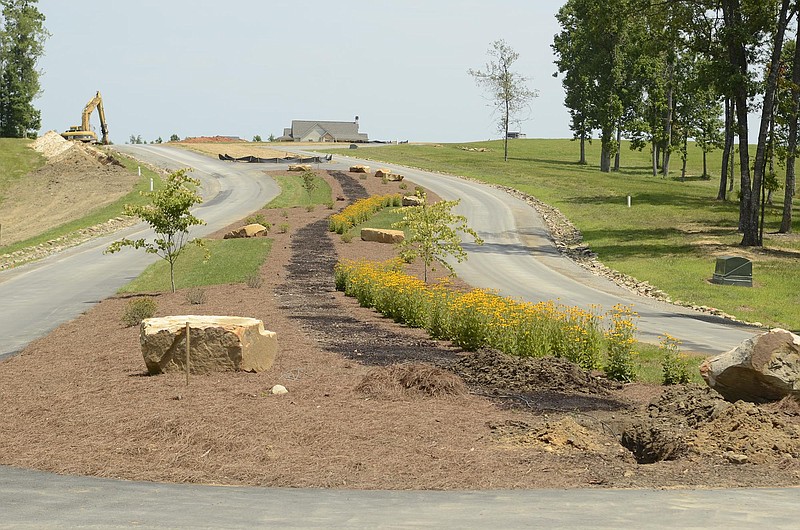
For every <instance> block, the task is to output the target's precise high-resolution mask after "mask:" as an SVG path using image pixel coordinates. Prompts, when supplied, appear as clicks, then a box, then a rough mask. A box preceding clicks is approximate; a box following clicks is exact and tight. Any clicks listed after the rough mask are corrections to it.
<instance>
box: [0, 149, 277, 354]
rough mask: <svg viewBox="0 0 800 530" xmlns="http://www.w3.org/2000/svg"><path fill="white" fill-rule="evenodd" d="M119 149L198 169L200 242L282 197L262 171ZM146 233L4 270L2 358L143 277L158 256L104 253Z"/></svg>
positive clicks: (142, 229) (135, 230) (178, 153)
mask: <svg viewBox="0 0 800 530" xmlns="http://www.w3.org/2000/svg"><path fill="white" fill-rule="evenodd" d="M118 149H119V150H121V151H124V152H128V153H131V154H135V155H136V156H137V157H139V158H140V159H141V160H145V161H147V162H150V163H153V164H155V165H158V166H161V167H165V168H168V169H179V168H182V167H191V168H193V169H194V171H193V172H192V176H194V177H196V178H199V179H200V180H201V182H202V187H203V196H204V203H203V204H201V205H200V206H199V207H198V208H197V209H196V213H197V215H198V216H199V217H200V218H201V219H203V220H205V221H206V223H207V224H206V225H204V226H199V227H195V228H194V229H193V230H192V232H191V234H192V236H195V237H196V236H202V235H204V234H207V233H210V232H213V231H216V230H218V229H219V228H222V227H224V226H227V225H228V224H230V223H233V222H235V221H236V220H237V219H241V218H243V217H245V216H246V215H247V214H249V213H250V212H252V211H255V210H257V209H258V208H261V207H262V206H263V205H264V204H266V203H267V202H269V201H270V200H271V199H272V198H273V197H275V196H277V194H278V193H279V188H278V186H277V184H276V183H275V182H274V181H273V180H272V179H271V178H269V177H267V176H265V175H264V173H263V168H262V167H258V166H252V165H247V164H231V163H224V162H221V161H217V160H213V159H211V158H208V157H206V156H203V155H199V154H195V153H192V152H189V151H184V150H180V149H174V148H167V147H156V146H133V145H131V146H127V145H126V146H119V147H118ZM149 235H151V233H150V231H149V229H148V228H147V226H146V225H144V224H139V225H136V226H134V227H131V228H129V229H126V230H124V231H122V232H118V233H116V234H113V235H110V236H106V237H102V238H99V239H95V240H92V241H89V242H87V243H85V244H83V245H80V246H77V247H74V248H72V249H69V250H67V251H65V252H62V253H59V254H56V255H53V256H50V257H48V258H46V259H44V260H41V261H38V262H35V263H31V264H28V265H25V266H22V267H17V268H15V269H10V270H7V271H3V272H0V300H2V304H0V360H2V359H3V358H5V357H7V356H9V355H13V354H14V353H17V352H19V351H21V350H22V349H23V348H24V347H25V345H27V344H28V343H29V342H31V341H32V340H34V339H36V338H38V337H41V336H43V335H45V334H47V333H48V332H49V331H51V330H52V329H54V328H56V327H57V326H58V325H60V324H62V323H64V322H67V321H69V320H71V319H73V318H75V317H76V316H78V315H80V314H81V313H83V312H85V311H86V310H87V309H89V308H90V307H91V306H92V305H93V304H95V303H97V302H98V301H100V300H102V299H103V298H107V297H108V296H111V295H112V294H114V293H115V292H116V291H117V289H119V288H120V287H122V286H123V285H125V284H126V283H127V282H128V281H130V280H132V279H133V278H135V277H136V276H138V275H139V273H140V272H141V271H142V270H144V268H145V267H147V265H149V264H150V263H152V262H153V261H154V260H156V259H158V258H156V257H155V256H153V255H152V254H145V253H144V252H142V251H135V250H133V249H125V250H123V251H122V252H120V253H118V254H110V255H104V254H103V250H105V249H106V248H107V247H108V245H109V244H110V243H111V242H112V241H114V240H115V239H119V238H120V237H122V236H126V237H130V238H138V237H148V236H149Z"/></svg>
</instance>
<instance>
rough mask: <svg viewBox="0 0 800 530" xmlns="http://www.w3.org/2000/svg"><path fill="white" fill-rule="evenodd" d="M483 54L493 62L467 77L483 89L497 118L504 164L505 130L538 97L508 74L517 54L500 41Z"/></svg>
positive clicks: (516, 76) (517, 76) (517, 77)
mask: <svg viewBox="0 0 800 530" xmlns="http://www.w3.org/2000/svg"><path fill="white" fill-rule="evenodd" d="M487 53H488V54H489V57H491V58H492V59H493V60H492V59H490V60H489V62H488V63H486V70H485V71H481V70H473V69H470V70H469V75H471V76H472V77H473V78H475V82H476V83H478V84H479V85H483V86H484V87H486V90H487V91H488V92H489V98H490V99H491V101H492V106H493V107H494V109H495V111H496V112H498V113H499V114H500V121H499V122H498V124H497V128H498V130H499V131H500V133H502V135H503V159H504V160H505V161H506V162H507V161H508V129H509V126H510V124H511V122H512V121H518V120H519V114H520V113H521V112H522V110H523V109H525V108H527V107H528V104H529V103H530V101H531V100H532V99H533V98H535V97H537V96H538V93H537V92H536V91H535V90H530V89H529V88H528V87H527V86H526V83H527V81H528V79H527V78H525V77H523V76H522V75H520V74H519V73H517V72H514V71H513V70H511V67H512V66H513V64H514V62H515V61H516V60H517V59H519V54H518V53H517V52H515V51H514V50H513V48H511V46H509V45H508V44H506V42H505V41H504V40H497V41H494V42H493V43H492V45H491V47H490V48H489V51H488V52H487Z"/></svg>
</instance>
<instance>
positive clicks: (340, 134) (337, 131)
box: [292, 120, 367, 140]
mask: <svg viewBox="0 0 800 530" xmlns="http://www.w3.org/2000/svg"><path fill="white" fill-rule="evenodd" d="M315 127H320V128H321V129H323V130H324V131H325V132H327V133H329V134H330V135H331V136H332V137H333V138H334V139H336V140H366V139H367V135H366V134H365V133H359V132H358V122H357V121H311V120H292V137H294V138H302V137H304V136H305V135H306V134H308V133H309V132H311V130H313V129H314V128H315Z"/></svg>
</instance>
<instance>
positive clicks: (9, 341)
mask: <svg viewBox="0 0 800 530" xmlns="http://www.w3.org/2000/svg"><path fill="white" fill-rule="evenodd" d="M124 150H126V151H133V152H136V153H137V156H141V157H143V158H144V159H147V160H150V161H152V162H155V163H158V164H163V165H167V166H168V167H171V168H177V167H185V166H192V167H195V168H196V171H195V172H194V175H195V176H198V177H200V178H201V180H202V181H203V183H204V190H205V194H206V199H207V202H206V203H205V204H204V205H203V206H202V211H201V212H199V213H200V217H202V218H204V219H205V220H206V221H208V223H209V224H208V226H206V227H203V229H202V230H198V231H196V232H195V235H202V234H203V233H207V232H210V231H212V230H216V229H217V228H219V227H222V226H225V225H227V224H229V223H230V222H233V221H235V220H236V219H240V218H242V217H244V216H245V215H247V213H249V212H251V211H253V210H255V209H257V208H258V207H260V206H261V205H263V204H265V203H266V202H268V200H269V199H270V198H271V197H272V196H274V195H275V194H276V193H277V187H276V186H275V185H274V183H272V181H271V180H270V179H268V178H266V177H264V176H263V173H261V172H262V171H263V170H264V169H273V167H272V166H270V167H264V166H261V165H252V166H250V165H245V164H232V163H230V162H228V163H222V162H217V161H214V160H210V159H207V158H205V157H202V156H198V155H194V154H192V153H188V152H184V151H176V150H174V149H169V148H167V147H154V146H125V147H124ZM350 162H351V161H349V160H345V161H342V162H338V163H335V164H329V165H324V166H323V167H330V168H342V167H344V166H346V165H349V164H350ZM367 163H368V162H367ZM372 165H374V164H372ZM390 167H391V165H390ZM398 169H400V168H398ZM401 172H402V173H404V174H405V175H407V177H408V178H409V179H410V180H413V181H415V182H417V183H419V184H421V185H423V186H426V187H429V188H430V189H432V190H433V191H435V192H436V193H437V194H439V195H440V196H442V197H444V198H446V199H450V198H462V205H461V206H460V207H459V212H458V213H462V214H464V215H466V216H467V217H468V218H469V219H470V224H471V225H472V226H474V227H476V228H477V229H478V231H479V233H480V234H481V236H482V237H483V238H484V239H485V240H486V245H485V246H484V247H481V248H472V247H470V248H468V250H469V253H470V259H469V261H467V262H465V263H464V264H460V265H458V267H457V270H458V272H459V274H460V275H461V276H462V277H463V278H464V279H465V280H467V281H468V282H470V283H472V284H474V285H478V286H486V287H492V288H496V289H498V290H500V291H501V292H502V293H504V294H507V295H511V296H516V297H520V298H524V299H527V300H540V299H546V298H560V299H561V301H562V302H564V303H568V304H578V305H588V304H590V303H591V304H598V303H599V304H602V305H603V306H605V307H609V306H610V305H613V304H614V303H618V302H622V303H631V302H632V303H634V304H635V306H636V309H637V310H638V311H639V313H640V314H641V315H642V322H641V323H640V329H642V330H643V335H644V336H645V337H648V338H649V337H652V336H653V335H655V334H658V333H661V332H663V331H668V332H669V333H671V334H674V335H676V336H678V337H680V338H683V339H684V341H685V342H686V343H687V344H689V345H691V347H692V349H696V350H698V351H721V350H722V349H725V348H727V347H729V346H730V345H733V344H735V343H737V342H739V341H740V340H741V338H744V337H747V336H749V335H750V334H751V333H753V331H754V330H752V329H742V328H737V327H735V326H730V325H725V324H722V323H719V322H709V321H708V320H711V319H707V318H706V317H704V316H702V315H698V314H694V315H693V314H691V313H689V312H687V311H683V310H681V309H680V308H674V307H672V306H666V305H664V304H656V303H653V302H650V301H648V300H645V299H641V298H635V297H633V298H632V297H631V296H632V295H630V294H629V293H627V291H622V290H621V289H619V288H617V287H616V286H614V285H613V284H611V283H610V282H606V281H604V280H602V279H600V278H597V277H594V276H591V275H589V274H588V273H585V272H584V271H583V270H582V269H579V268H577V267H575V266H574V265H572V264H571V262H569V261H568V260H565V259H564V258H562V257H561V256H560V255H558V253H557V252H556V251H555V249H554V248H553V246H552V244H551V243H550V242H549V239H548V238H547V236H546V232H545V230H544V228H543V226H542V224H541V221H540V220H539V218H538V216H537V215H536V214H535V212H533V210H531V209H530V208H529V207H528V206H527V205H524V204H523V203H521V202H520V201H518V200H516V199H514V198H513V197H511V196H509V195H507V194H505V193H503V192H500V191H498V190H493V189H487V188H485V187H483V186H478V185H476V184H474V183H470V182H467V181H463V180H460V179H456V178H452V177H446V176H442V175H437V174H432V173H427V172H421V171H415V170H409V169H404V168H403V169H401ZM142 230H143V227H134V228H132V229H130V233H129V234H128V235H137V234H140V233H143V232H141V231H142ZM120 235H121V234H116V235H115V236H114V237H113V238H111V237H109V238H104V239H101V240H97V241H94V242H90V243H88V244H85V245H82V246H80V247H76V248H75V249H72V250H70V251H68V252H66V253H63V254H60V255H58V256H53V257H51V258H49V259H46V260H43V261H41V262H39V263H35V264H31V265H28V266H25V267H20V268H18V269H14V270H11V271H7V272H6V273H0V300H2V301H3V304H2V307H0V358H2V356H3V355H8V354H10V353H12V352H14V351H16V350H18V349H20V348H22V347H23V346H24V344H26V343H27V342H28V341H30V340H32V339H33V338H36V337H38V336H41V335H43V334H44V333H46V332H47V331H49V330H50V329H52V328H53V327H55V326H57V325H58V324H60V323H61V322H63V321H66V320H69V319H71V318H73V317H74V316H76V315H77V314H79V313H80V312H82V311H83V310H85V309H87V308H88V307H89V305H90V304H91V303H93V302H94V301H96V300H100V299H101V298H103V297H105V296H108V295H109V294H111V293H113V292H114V291H115V290H116V289H117V288H118V287H119V286H121V285H122V284H124V283H125V282H126V281H128V279H130V278H132V277H134V276H135V275H136V274H138V272H139V271H140V270H141V269H142V268H143V267H144V266H146V264H147V263H148V259H145V258H147V256H144V257H143V256H142V253H140V252H126V253H121V254H116V255H112V256H104V255H102V250H103V249H104V248H105V247H106V245H107V244H108V242H110V241H111V240H112V239H114V238H116V237H119V236H120ZM796 499H797V490H793V489H780V490H778V489H760V490H759V489H738V490H702V491H696V490H683V491H674V490H673V491H654V490H599V489H598V490H528V491H491V492H439V491H434V492H427V491H419V492H412V491H402V492H389V491H349V490H303V489H272V488H228V487H218V486H195V485H178V484H152V483H137V482H127V481H113V480H106V479H97V478H90V477H61V476H56V475H52V474H49V473H43V472H38V471H30V470H20V469H14V468H10V467H5V466H0V528H65V527H66V528H128V527H145V528H220V527H223V528H252V527H267V526H276V525H281V526H282V527H291V528H323V527H324V528H408V527H430V528H433V527H435V528H478V527H481V528H483V527H487V526H491V527H498V528H523V527H525V528H528V527H547V528H620V527H630V528H664V527H682V528H707V527H709V526H725V527H729V528H752V527H755V526H756V525H758V526H763V525H768V526H769V527H771V528H795V527H796V521H797V517H798V515H800V509H798V505H797V502H796Z"/></svg>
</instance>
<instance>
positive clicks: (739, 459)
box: [722, 452, 750, 464]
mask: <svg viewBox="0 0 800 530" xmlns="http://www.w3.org/2000/svg"><path fill="white" fill-rule="evenodd" d="M722 456H724V457H725V459H726V460H727V461H728V462H730V463H731V464H746V463H747V462H748V461H749V460H750V459H749V458H748V457H747V455H740V454H738V453H731V452H726V453H723V455H722Z"/></svg>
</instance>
